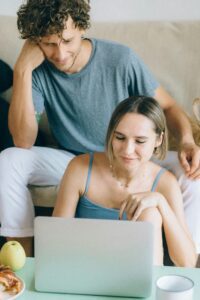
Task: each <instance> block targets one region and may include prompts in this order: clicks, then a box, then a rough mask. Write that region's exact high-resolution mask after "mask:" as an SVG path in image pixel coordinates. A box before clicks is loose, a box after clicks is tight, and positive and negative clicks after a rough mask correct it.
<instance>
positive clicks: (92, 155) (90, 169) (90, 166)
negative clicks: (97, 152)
mask: <svg viewBox="0 0 200 300" xmlns="http://www.w3.org/2000/svg"><path fill="white" fill-rule="evenodd" d="M89 155H90V161H89V167H88V174H87V180H86V185H85V191H84V193H83V196H85V195H86V194H87V192H88V187H89V184H90V177H91V171H92V164H93V159H94V153H93V152H90V153H89Z"/></svg>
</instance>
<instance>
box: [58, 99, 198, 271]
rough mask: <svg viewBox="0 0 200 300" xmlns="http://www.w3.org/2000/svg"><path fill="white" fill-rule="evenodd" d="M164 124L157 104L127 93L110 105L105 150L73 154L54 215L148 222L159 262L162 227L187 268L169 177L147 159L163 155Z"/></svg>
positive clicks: (186, 238)
mask: <svg viewBox="0 0 200 300" xmlns="http://www.w3.org/2000/svg"><path fill="white" fill-rule="evenodd" d="M166 150H167V128H166V121H165V117H164V113H163V111H162V109H161V108H160V106H159V104H158V103H157V102H156V101H155V100H154V99H152V98H148V97H130V98H128V99H126V100H124V101H122V102H121V103H120V104H119V105H118V106H117V108H116V109H115V111H114V113H113V115H112V117H111V120H110V124H109V127H108V132H107V137H106V152H105V153H94V154H83V155H80V156H77V157H75V158H74V159H73V160H72V161H71V162H70V164H69V166H68V167H67V169H66V171H65V174H64V177H63V180H62V182H61V186H60V190H59V194H58V198H57V202H56V206H55V209H54V213H53V215H54V216H61V217H79V218H100V219H128V220H133V221H149V222H151V223H153V225H154V230H155V248H154V249H155V253H154V263H155V264H157V265H162V264H163V245H162V244H163V243H162V228H163V229H164V234H165V238H166V241H167V247H168V252H169V255H170V258H171V260H172V261H173V263H174V264H175V265H176V266H188V267H193V266H194V265H195V263H196V254H195V247H194V244H193V241H192V239H191V236H190V233H189V231H188V228H187V225H186V223H185V219H184V212H183V204H182V197H181V192H180V189H179V186H178V183H177V181H176V179H175V177H174V176H173V175H172V174H171V173H170V172H168V171H167V170H165V169H162V168H161V167H160V166H159V165H157V164H155V163H153V162H152V161H151V158H152V156H153V155H155V156H156V157H157V158H159V159H163V158H164V156H165V154H166Z"/></svg>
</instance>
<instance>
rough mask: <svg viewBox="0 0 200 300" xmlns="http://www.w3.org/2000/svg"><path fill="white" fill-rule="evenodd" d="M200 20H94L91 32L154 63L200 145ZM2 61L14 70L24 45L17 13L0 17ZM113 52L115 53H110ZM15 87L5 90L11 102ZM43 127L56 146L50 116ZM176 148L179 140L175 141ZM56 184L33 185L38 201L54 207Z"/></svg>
mask: <svg viewBox="0 0 200 300" xmlns="http://www.w3.org/2000/svg"><path fill="white" fill-rule="evenodd" d="M199 32H200V21H181V22H180V21H179V22H166V21H165V22H164V21H163V22H161V21H159V22H158V21H135V22H134V21H133V22H127V23H125V22H124V23H93V24H92V27H91V29H90V30H89V31H88V33H87V36H93V37H98V38H103V39H110V40H114V41H118V42H121V43H123V44H126V45H128V46H130V47H131V48H133V50H135V52H136V53H137V54H138V55H139V56H140V57H141V58H142V59H143V60H144V62H145V63H146V64H147V65H148V66H149V68H150V69H151V71H152V72H153V74H154V75H155V77H156V78H157V79H158V81H159V82H160V83H161V85H163V86H164V88H165V89H166V90H167V91H168V92H169V93H170V94H171V95H172V96H173V97H174V98H175V99H176V100H177V102H178V104H179V105H180V106H181V107H182V108H183V109H184V110H185V111H186V112H187V114H188V115H189V116H190V119H191V120H192V124H193V129H194V134H195V138H196V140H197V142H198V143H199V140H200V138H199V134H200V130H199V121H198V120H199V115H200V114H199V107H200V105H199V100H198V99H197V100H195V104H194V105H195V110H194V112H195V115H194V113H193V101H194V99H195V98H198V97H199V96H200V79H199V78H200V39H199ZM0 38H1V47H0V59H2V60H4V61H5V62H6V63H8V64H9V65H10V66H11V67H12V68H13V66H14V63H15V61H16V59H17V56H18V54H19V52H20V49H21V47H22V44H23V41H22V40H20V39H19V33H18V31H17V26H16V17H14V16H0ZM110 55H112V53H111V54H110ZM10 95H11V90H9V91H7V92H6V93H4V94H3V95H1V96H3V97H4V98H5V99H6V100H7V101H9V100H10ZM40 129H41V131H42V132H43V134H44V136H45V145H47V146H51V147H56V142H55V140H54V139H53V137H52V136H51V133H50V130H49V127H48V122H47V118H46V115H45V114H44V116H43V117H42V120H41V122H40ZM170 144H171V148H176V144H175V142H174V141H173V140H171V143H170ZM57 190H58V187H57V186H48V187H37V186H30V191H31V193H32V197H33V202H34V205H35V206H36V207H37V206H39V207H53V206H54V203H55V198H56V193H57Z"/></svg>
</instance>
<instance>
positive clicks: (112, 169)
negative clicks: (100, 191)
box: [110, 164, 129, 189]
mask: <svg viewBox="0 0 200 300" xmlns="http://www.w3.org/2000/svg"><path fill="white" fill-rule="evenodd" d="M110 171H111V174H112V177H113V178H115V180H116V181H117V183H118V184H119V186H120V187H122V188H126V189H127V188H128V187H129V183H123V182H121V180H120V179H119V178H118V176H117V174H116V171H115V170H114V167H113V165H111V164H110Z"/></svg>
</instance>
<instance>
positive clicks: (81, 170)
mask: <svg viewBox="0 0 200 300" xmlns="http://www.w3.org/2000/svg"><path fill="white" fill-rule="evenodd" d="M85 157H86V158H85ZM88 163H89V156H86V155H84V158H83V155H80V156H77V157H75V158H74V159H72V161H71V162H70V163H69V165H68V167H67V169H66V171H65V174H64V176H63V178H62V181H61V185H60V188H59V192H58V196H57V199H56V204H55V208H54V211H53V216H56V217H66V218H73V217H74V216H75V213H76V207H77V204H78V200H79V198H80V196H81V195H82V194H83V193H84V190H85V184H86V178H87V171H88Z"/></svg>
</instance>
